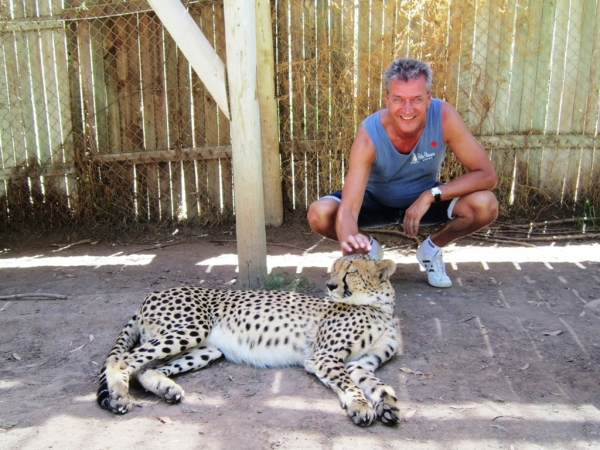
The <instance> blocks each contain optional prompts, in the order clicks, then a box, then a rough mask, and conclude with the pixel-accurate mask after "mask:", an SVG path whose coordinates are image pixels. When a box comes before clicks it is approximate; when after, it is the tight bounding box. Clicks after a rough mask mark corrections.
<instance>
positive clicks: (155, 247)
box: [127, 240, 187, 256]
mask: <svg viewBox="0 0 600 450" xmlns="http://www.w3.org/2000/svg"><path fill="white" fill-rule="evenodd" d="M184 242H187V241H186V240H182V241H177V242H171V243H170V244H156V245H154V246H153V247H148V248H143V249H141V250H136V251H135V252H129V253H127V256H129V255H133V254H135V253H140V252H149V251H152V250H159V249H161V248H166V247H172V246H173V245H179V244H183V243H184Z"/></svg>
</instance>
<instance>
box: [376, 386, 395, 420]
mask: <svg viewBox="0 0 600 450" xmlns="http://www.w3.org/2000/svg"><path fill="white" fill-rule="evenodd" d="M376 409H377V416H378V417H379V418H380V419H381V422H383V424H384V425H388V426H394V425H398V424H399V423H400V408H399V407H398V399H397V398H396V396H395V395H390V394H388V393H384V394H383V395H382V398H381V401H380V402H379V404H377V407H376Z"/></svg>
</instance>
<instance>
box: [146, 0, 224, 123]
mask: <svg viewBox="0 0 600 450" xmlns="http://www.w3.org/2000/svg"><path fill="white" fill-rule="evenodd" d="M148 3H149V4H150V5H151V6H152V8H153V9H154V11H155V12H156V14H157V15H158V16H159V17H160V19H161V20H162V22H163V24H164V25H165V27H166V28H167V29H168V30H169V33H170V34H171V35H172V36H173V38H174V40H175V42H177V45H178V47H179V48H180V49H181V51H182V52H183V54H184V55H185V56H186V58H187V59H188V60H189V61H190V64H191V65H192V67H193V68H194V70H195V71H196V73H198V75H199V76H200V78H201V79H202V81H203V82H204V85H205V86H206V88H207V89H208V91H209V92H210V93H211V95H212V96H213V98H214V99H215V101H216V102H217V104H218V105H219V107H220V108H221V109H222V110H223V113H224V114H225V116H227V117H229V106H228V104H227V89H226V87H225V65H224V64H223V61H221V58H219V56H218V55H217V53H216V52H215V51H214V49H213V48H212V46H211V44H210V43H209V42H208V40H207V39H206V37H205V36H204V35H203V34H202V32H201V31H200V29H199V28H198V26H197V24H196V23H195V22H194V20H193V19H192V17H191V16H190V15H189V13H188V12H187V10H186V9H185V8H184V6H183V5H182V4H181V2H180V1H179V0H148Z"/></svg>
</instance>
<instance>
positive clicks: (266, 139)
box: [215, 0, 318, 227]
mask: <svg viewBox="0 0 600 450" xmlns="http://www.w3.org/2000/svg"><path fill="white" fill-rule="evenodd" d="M256 20H257V25H256V35H257V65H258V74H257V77H258V80H261V81H260V82H259V83H258V86H257V95H258V106H259V111H260V127H261V133H260V134H261V148H262V159H263V180H264V181H263V189H264V193H265V223H266V225H267V226H273V227H279V226H281V224H282V223H283V199H282V193H281V170H280V168H279V133H278V120H277V100H276V98H275V66H274V55H273V33H272V30H271V3H270V2H269V1H267V0H258V1H257V2H256ZM312 45H313V46H315V45H316V42H313V44H312ZM315 88H316V84H315ZM313 102H314V107H313V108H314V109H315V110H316V106H317V105H316V103H317V101H316V91H315V96H313ZM317 120H318V119H317V114H316V113H315V114H314V115H313V117H312V118H309V119H308V123H311V124H313V127H314V131H313V132H312V133H313V134H314V133H315V132H316V130H317V126H318V124H317ZM218 175H219V173H218V171H217V172H216V174H215V176H216V178H215V186H216V187H218V186H219V184H218V181H219V176H218ZM315 179H316V177H315ZM217 194H218V192H217Z"/></svg>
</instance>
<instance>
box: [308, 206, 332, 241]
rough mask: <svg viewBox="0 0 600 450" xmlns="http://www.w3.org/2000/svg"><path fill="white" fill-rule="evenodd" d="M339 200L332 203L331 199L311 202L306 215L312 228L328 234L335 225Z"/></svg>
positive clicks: (317, 231)
mask: <svg viewBox="0 0 600 450" xmlns="http://www.w3.org/2000/svg"><path fill="white" fill-rule="evenodd" d="M337 206H338V204H337V202H335V204H331V201H327V200H323V199H322V200H317V201H315V202H313V203H311V204H310V206H309V207H308V213H307V215H306V217H307V219H308V224H309V225H310V228H311V229H312V230H313V231H314V232H315V233H318V234H321V235H323V234H327V233H328V231H330V230H331V229H332V227H335V215H336V212H337Z"/></svg>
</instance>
